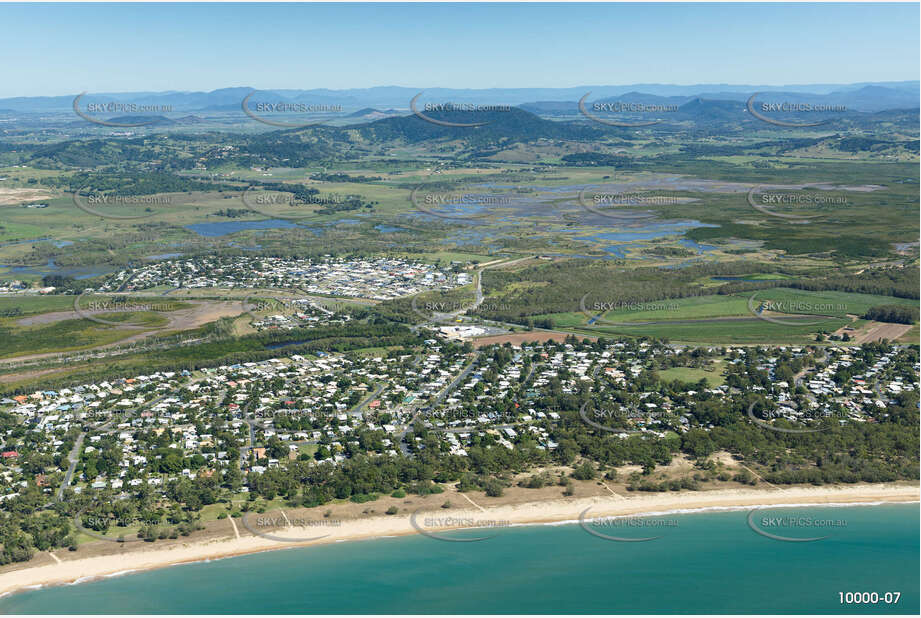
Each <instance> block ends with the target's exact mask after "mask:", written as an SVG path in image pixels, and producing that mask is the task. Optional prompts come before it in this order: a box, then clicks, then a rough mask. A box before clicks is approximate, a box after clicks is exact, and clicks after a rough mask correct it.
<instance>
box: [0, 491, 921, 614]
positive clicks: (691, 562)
mask: <svg viewBox="0 0 921 618" xmlns="http://www.w3.org/2000/svg"><path fill="white" fill-rule="evenodd" d="M774 517H777V518H786V520H787V521H793V520H795V521H801V520H802V519H809V518H812V520H813V521H814V520H815V519H822V520H826V521H827V520H833V521H834V522H836V523H835V526H833V527H823V528H822V529H821V530H816V529H806V528H800V527H792V528H782V527H777V524H776V522H773V523H772V522H771V520H770V519H769V518H774ZM659 518H660V519H661V520H662V521H666V520H667V521H668V522H669V526H668V527H664V526H663V527H657V528H655V530H654V531H653V533H654V534H655V535H656V536H659V538H657V539H655V540H652V541H646V542H617V541H610V540H606V539H603V538H600V537H597V536H595V535H592V534H589V533H587V532H586V531H585V530H584V529H583V528H582V527H581V526H579V525H578V524H565V525H554V526H520V527H512V528H505V529H501V530H496V531H494V532H495V536H493V537H491V538H488V539H486V540H482V541H478V542H463V543H457V542H446V541H440V540H436V539H432V538H428V537H425V536H418V535H417V536H411V537H400V538H383V539H375V540H367V541H355V542H346V543H335V544H330V545H324V546H316V547H308V548H298V549H288V550H281V551H273V552H264V553H260V554H254V555H249V556H240V557H236V558H229V559H224V560H215V561H210V562H201V563H195V564H186V565H179V566H175V567H170V568H165V569H160V570H156V571H149V572H143V573H131V574H126V575H121V576H118V577H111V578H107V579H101V580H96V581H90V582H84V583H78V584H74V585H68V586H57V587H49V588H44V589H38V590H30V591H26V592H21V593H17V594H13V595H9V596H7V597H5V598H2V599H0V613H3V614H13V613H30V614H43V613H45V614H73V613H78V614H79V613H132V614H133V613H168V614H186V613H192V614H199V613H206V614H207V613H212V614H223V613H237V614H274V613H333V614H335V613H355V614H361V613H385V614H418V613H435V614H443V613H476V614H480V613H504V614H515V613H537V614H543V613H550V614H553V613H641V614H642V613H676V614H687V613H768V614H772V613H820V614H821V613H844V614H858V613H891V614H916V615H917V614H918V613H919V592H918V587H919V584H918V582H919V568H918V564H919V535H918V527H919V507H918V505H917V504H905V505H874V506H855V507H796V508H771V509H765V510H763V511H759V512H757V513H756V516H755V518H754V521H755V522H756V527H758V528H759V529H762V530H765V531H769V532H771V533H775V534H778V535H782V536H786V537H788V538H803V537H811V536H818V533H819V532H821V535H822V536H824V535H826V534H827V535H829V536H828V537H827V538H824V539H822V540H818V541H811V542H786V541H778V540H775V539H772V538H768V537H766V536H763V535H761V534H757V533H756V532H754V531H753V530H752V529H751V528H750V527H749V525H748V512H747V511H705V512H698V513H688V514H667V515H660V516H659ZM758 522H761V523H762V524H765V525H768V526H769V527H767V528H764V527H762V526H761V525H760V524H759V523H758ZM771 526H773V527H771ZM593 529H594V530H598V531H601V532H602V533H603V534H607V535H611V536H613V535H617V536H620V537H648V536H651V535H650V534H649V532H650V530H651V528H650V529H629V528H620V529H616V530H614V529H608V528H597V527H596V528H593ZM452 534H455V535H456V538H465V537H470V536H483V535H482V534H474V533H472V532H470V531H466V532H457V533H452ZM0 577H2V576H0ZM844 592H852V593H862V592H866V593H874V592H875V593H877V594H878V595H879V599H880V600H879V602H878V603H876V604H865V605H853V604H842V603H841V601H840V595H839V593H844ZM887 592H889V593H895V592H899V593H901V595H900V598H899V601H898V603H897V604H896V603H888V604H887V603H886V602H885V601H884V599H885V598H886V597H885V593H887ZM889 598H890V600H894V595H890V597H889Z"/></svg>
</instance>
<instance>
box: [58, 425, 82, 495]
mask: <svg viewBox="0 0 921 618" xmlns="http://www.w3.org/2000/svg"><path fill="white" fill-rule="evenodd" d="M85 437H86V433H85V432H81V433H80V435H79V436H77V441H76V442H74V447H73V448H72V449H70V453H69V454H68V455H67V459H69V460H70V465H69V466H68V467H67V472H66V473H64V482H62V483H61V486H60V487H58V493H57V501H58V502H60V501H61V500H63V499H64V488H65V487H69V486H70V479H72V478H73V477H74V470H76V469H77V462H78V461H80V449H81V448H82V447H83V438H85Z"/></svg>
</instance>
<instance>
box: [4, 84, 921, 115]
mask: <svg viewBox="0 0 921 618" xmlns="http://www.w3.org/2000/svg"><path fill="white" fill-rule="evenodd" d="M253 90H254V89H253V88H249V87H235V88H221V89H219V90H213V91H211V92H173V91H168V92H120V93H90V94H87V95H86V96H84V97H83V99H82V100H81V107H84V106H85V105H87V104H90V103H109V102H117V103H124V104H136V105H144V106H152V105H156V106H165V107H167V108H168V111H169V112H173V113H184V114H188V113H193V112H194V113H206V112H231V111H239V110H240V107H241V102H242V101H243V99H244V97H246V96H247V95H248V94H250V93H252V92H253ZM420 92H423V95H422V97H420V99H419V101H420V103H419V105H420V106H421V105H423V104H424V103H423V102H427V103H447V102H450V103H475V104H480V105H515V106H519V107H521V108H522V109H526V110H528V111H531V112H533V113H538V114H551V115H553V114H572V113H578V107H577V102H578V101H579V100H580V99H581V98H582V97H583V96H585V95H586V94H587V93H589V92H590V93H591V95H590V96H589V98H588V99H587V100H588V101H591V102H599V101H600V102H614V101H623V102H630V103H646V104H668V105H679V106H680V105H684V104H687V103H689V102H690V101H693V100H695V99H702V100H716V101H735V102H744V101H745V100H747V99H748V97H750V96H751V95H752V94H754V93H756V92H763V93H770V98H771V100H783V99H787V100H794V101H796V102H803V103H813V104H831V105H843V106H845V107H847V109H848V110H851V111H859V112H877V111H882V110H890V109H915V108H917V107H918V106H919V98H921V83H919V81H917V80H915V81H903V82H862V83H856V84H804V85H794V86H791V85H787V86H764V85H732V84H697V85H687V86H679V85H669V84H631V85H625V86H590V85H587V86H579V87H573V88H490V89H450V88H428V89H423V88H407V87H402V86H380V87H375V88H353V89H347V90H328V89H323V88H320V89H312V90H290V89H276V90H260V91H257V93H256V94H255V95H253V97H251V99H250V101H249V106H250V107H253V106H255V105H257V104H258V103H260V102H261V103H294V104H306V105H336V106H340V107H341V108H342V110H343V111H344V112H347V113H348V114H350V115H351V116H352V117H366V116H367V117H372V118H373V117H374V116H375V115H378V114H379V115H380V116H381V117H386V116H391V115H395V114H400V113H403V114H405V113H408V111H409V101H410V99H412V98H413V97H415V96H416V95H417V94H419V93H420ZM77 94H78V93H74V94H72V95H66V96H50V97H13V98H7V99H0V109H3V110H5V111H6V112H7V113H10V112H14V113H49V112H66V111H68V110H71V109H72V106H73V101H74V97H75V96H76V95H77ZM382 110H386V111H382Z"/></svg>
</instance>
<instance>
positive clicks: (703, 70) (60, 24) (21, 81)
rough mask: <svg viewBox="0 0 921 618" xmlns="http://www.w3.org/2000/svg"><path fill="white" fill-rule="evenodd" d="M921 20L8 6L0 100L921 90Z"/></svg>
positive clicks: (451, 9)
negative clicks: (222, 94) (903, 83)
mask: <svg viewBox="0 0 921 618" xmlns="http://www.w3.org/2000/svg"><path fill="white" fill-rule="evenodd" d="M918 22H919V5H918V4H879V3H873V4H835V5H829V4H787V5H780V4H710V5H701V4H645V5H636V4H607V5H600V4H565V5H564V4H531V5H523V4H491V5H487V4H427V5H426V4H376V5H367V4H315V5H294V4H259V5H254V4H221V5H216V4H172V5H163V4H161V5H139V4H57V5H10V4H0V23H2V24H3V36H2V37H0V65H2V67H3V69H2V71H0V75H2V80H0V97H11V96H35V95H66V94H73V93H75V92H82V91H89V92H105V91H108V92H116V91H162V90H213V89H216V88H223V87H229V86H252V87H255V88H333V89H338V88H350V87H369V86H389V85H396V86H418V87H427V88H428V87H448V88H490V87H536V86H541V87H568V86H578V85H585V84H591V85H595V84H605V85H607V84H631V83H644V82H645V83H673V84H694V83H732V84H770V85H781V84H803V83H817V82H820V83H852V82H861V81H896V80H914V79H918V75H919V60H918V57H919V28H918Z"/></svg>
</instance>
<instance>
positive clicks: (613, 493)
mask: <svg viewBox="0 0 921 618" xmlns="http://www.w3.org/2000/svg"><path fill="white" fill-rule="evenodd" d="M599 482H600V483H601V486H602V487H604V488H605V489H607V490H608V491H609V492H611V495H612V496H617V497H618V498H620V499H621V500H626V498H625V497H623V496H622V495H620V494H619V493H617V492H616V491H614V490H613V489H611V488H610V487H608V484H607V483H605V482H604V481H599Z"/></svg>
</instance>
